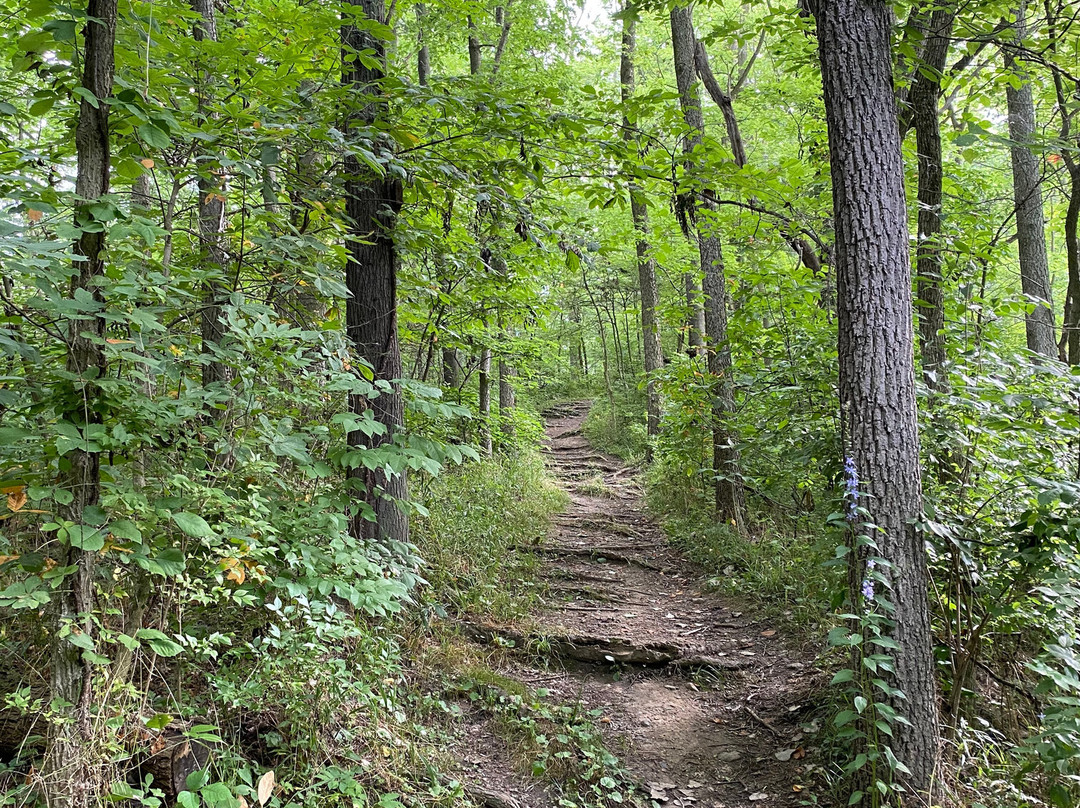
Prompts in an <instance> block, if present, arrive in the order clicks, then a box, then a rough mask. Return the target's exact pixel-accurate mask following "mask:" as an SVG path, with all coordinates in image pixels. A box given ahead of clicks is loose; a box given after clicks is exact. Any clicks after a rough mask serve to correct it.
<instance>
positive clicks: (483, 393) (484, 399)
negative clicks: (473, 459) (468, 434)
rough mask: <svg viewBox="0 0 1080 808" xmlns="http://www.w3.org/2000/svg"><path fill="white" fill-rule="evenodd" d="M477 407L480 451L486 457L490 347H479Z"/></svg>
mask: <svg viewBox="0 0 1080 808" xmlns="http://www.w3.org/2000/svg"><path fill="white" fill-rule="evenodd" d="M479 378H480V381H479V385H480V387H479V390H478V398H479V404H478V409H479V411H480V413H479V415H480V451H481V453H482V454H484V455H485V456H487V457H490V456H491V452H492V438H491V348H488V347H484V348H481V349H480V373H479Z"/></svg>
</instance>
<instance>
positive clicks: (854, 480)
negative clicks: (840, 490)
mask: <svg viewBox="0 0 1080 808" xmlns="http://www.w3.org/2000/svg"><path fill="white" fill-rule="evenodd" d="M844 493H845V494H846V496H847V520H848V521H849V522H854V521H855V520H856V518H858V515H859V472H858V470H857V469H856V468H855V461H854V460H852V459H851V458H850V457H845V458H844Z"/></svg>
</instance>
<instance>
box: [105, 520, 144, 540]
mask: <svg viewBox="0 0 1080 808" xmlns="http://www.w3.org/2000/svg"><path fill="white" fill-rule="evenodd" d="M109 532H110V533H112V534H113V535H114V536H116V538H118V539H126V540H127V541H133V542H137V543H142V531H141V530H139V528H138V526H136V524H135V523H134V522H132V521H131V520H129V519H117V520H116V521H114V522H110V523H109Z"/></svg>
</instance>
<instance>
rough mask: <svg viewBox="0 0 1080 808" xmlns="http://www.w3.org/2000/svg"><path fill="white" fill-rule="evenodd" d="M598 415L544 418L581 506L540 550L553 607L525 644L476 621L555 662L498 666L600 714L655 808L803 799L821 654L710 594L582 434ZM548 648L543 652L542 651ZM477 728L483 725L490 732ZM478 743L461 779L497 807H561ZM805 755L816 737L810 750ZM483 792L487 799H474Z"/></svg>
mask: <svg viewBox="0 0 1080 808" xmlns="http://www.w3.org/2000/svg"><path fill="white" fill-rule="evenodd" d="M587 411H588V406H587V404H584V403H576V404H571V405H565V406H563V407H561V408H558V409H556V410H553V411H551V412H549V413H548V416H549V417H548V421H547V434H548V445H547V447H546V453H547V456H548V461H549V462H548V465H549V469H550V471H551V472H552V473H553V474H554V475H555V477H556V478H557V479H558V481H559V482H560V484H561V485H562V486H563V487H564V488H565V489H566V491H567V492H568V493H569V495H570V500H571V503H570V506H569V508H568V509H567V511H566V512H565V513H564V514H561V515H559V516H558V517H556V520H555V524H554V526H553V528H552V530H551V531H550V532H549V535H548V537H547V539H546V541H544V542H543V543H542V544H541V545H539V546H538V547H536V548H533V549H534V551H535V552H537V553H538V554H539V556H540V558H541V559H542V561H541V565H540V571H541V575H542V577H543V579H544V580H545V582H546V584H547V586H548V592H549V595H550V596H549V597H548V598H547V600H546V603H545V605H544V606H543V607H542V608H541V610H540V611H538V612H537V613H536V614H534V615H533V617H534V619H535V625H534V626H533V627H532V629H531V630H530V631H529V632H528V633H522V632H521V631H519V630H516V629H511V628H507V627H497V626H489V625H483V626H481V625H469V626H468V627H467V629H466V634H467V635H469V636H470V637H471V639H473V640H475V641H479V642H491V641H493V640H494V638H495V637H501V638H502V639H504V640H506V639H509V640H512V641H514V642H515V644H516V645H518V646H519V647H521V646H524V645H526V644H527V643H530V644H531V647H532V650H533V652H534V656H533V659H534V660H535V658H536V657H535V653H536V651H537V649H538V648H539V649H541V650H542V653H543V655H544V656H546V661H547V667H546V668H545V667H544V666H542V665H541V666H540V667H527V666H526V664H525V663H522V666H521V667H517V666H515V665H513V664H511V666H510V667H509V668H508V669H506V670H501V671H499V672H500V673H501V674H504V675H507V676H509V677H511V678H514V679H517V680H519V681H522V682H524V683H526V684H528V685H529V686H537V685H536V683H537V682H542V686H543V687H544V688H546V689H547V690H548V691H549V693H550V694H551V696H550V698H551V699H552V700H554V701H561V702H563V703H573V702H575V701H577V702H580V703H581V704H582V705H583V706H584V707H585V708H586V709H588V710H602V711H603V714H602V717H601V718H600V719H599V720H600V722H601V728H602V730H603V732H604V736H605V740H606V743H607V745H608V748H609V749H611V750H612V751H614V752H615V753H616V754H618V755H619V756H620V758H621V759H622V762H623V764H624V766H625V767H626V769H627V770H628V772H629V774H630V777H631V778H632V780H633V781H634V782H635V783H636V784H637V785H638V786H639V788H640V789H641V792H642V793H641V795H640V796H641V797H642V798H643V801H644V803H645V804H648V801H649V799H651V800H654V801H655V802H656V803H657V804H659V805H663V806H671V807H672V808H684V807H685V806H705V808H737V807H741V806H794V805H798V804H800V800H801V799H804V798H805V797H806V796H807V795H806V793H805V789H804V779H803V778H804V774H805V772H806V766H807V764H808V763H810V762H811V757H812V755H809V754H808V753H807V750H806V749H805V748H804V746H803V743H804V738H803V734H802V730H801V727H802V725H803V724H804V723H805V722H807V721H808V720H809V719H808V717H807V715H806V713H807V711H808V710H809V705H808V704H807V701H806V699H807V694H808V693H810V692H811V691H812V690H813V689H814V686H815V685H816V684H819V683H818V682H817V674H816V673H815V669H814V668H813V666H812V664H811V663H812V657H811V656H809V655H808V654H807V653H805V652H803V651H800V650H798V645H797V643H795V642H789V640H788V638H786V637H784V636H783V632H781V631H779V630H778V629H777V628H776V627H774V626H773V625H772V624H771V623H770V622H768V621H763V620H759V619H755V618H754V616H753V615H751V614H750V613H749V612H744V611H743V610H742V609H741V608H740V607H739V606H738V605H736V604H732V603H730V602H727V601H725V600H724V599H721V598H719V597H717V596H716V595H714V594H711V593H709V592H708V591H707V589H706V585H705V580H704V576H703V574H702V571H701V570H700V569H698V568H696V567H695V566H693V565H692V564H690V563H689V562H688V561H687V560H686V559H685V558H684V557H683V556H682V555H681V554H680V553H679V552H678V551H677V550H675V549H674V548H672V547H671V546H669V545H668V544H667V542H666V541H665V538H664V535H663V533H662V532H661V530H660V528H659V526H658V525H656V524H655V523H654V522H653V521H652V520H651V519H650V518H649V517H648V516H647V515H646V513H645V512H644V504H643V502H642V498H641V490H640V488H639V486H638V484H637V482H636V481H635V479H634V475H633V472H632V470H631V469H630V468H628V467H627V466H625V464H623V463H622V462H621V461H620V460H618V459H616V458H613V457H610V456H607V455H604V454H602V453H600V452H598V451H597V450H596V449H595V448H593V447H592V446H591V445H590V444H589V442H588V441H587V440H586V438H585V437H584V436H583V434H582V429H581V427H582V423H583V421H584V419H585V415H586V413H587ZM536 640H540V641H541V642H539V643H537V642H535V641H536ZM474 729H477V730H478V729H480V727H479V726H477V727H475V728H474ZM483 734H484V733H482V732H481V733H476V734H473V735H472V736H471V739H472V741H473V742H474V745H473V746H472V748H471V750H470V754H469V757H468V758H467V761H468V762H469V763H471V764H472V766H471V775H470V772H468V771H466V772H463V779H467V780H472V781H473V782H476V781H479V785H480V788H479V789H477V792H476V793H479V794H485V793H489V794H493V795H497V796H493V797H492V799H491V800H489V801H487V804H488V805H493V806H503V807H504V808H505V806H506V805H514V804H517V805H520V806H523V808H524V807H526V806H527V807H528V808H550V807H551V806H554V805H555V804H556V799H554V798H553V797H552V795H551V794H549V793H547V792H546V791H545V790H544V789H542V788H539V787H537V786H536V784H535V783H530V782H529V781H528V780H527V779H526V778H522V777H521V776H520V775H515V774H514V773H513V772H512V771H511V770H508V768H507V754H506V752H505V750H499V749H497V748H496V747H497V746H498V744H491V743H486V742H481V741H480V740H479V736H480V735H483ZM806 743H807V746H809V742H806ZM474 796H475V795H474Z"/></svg>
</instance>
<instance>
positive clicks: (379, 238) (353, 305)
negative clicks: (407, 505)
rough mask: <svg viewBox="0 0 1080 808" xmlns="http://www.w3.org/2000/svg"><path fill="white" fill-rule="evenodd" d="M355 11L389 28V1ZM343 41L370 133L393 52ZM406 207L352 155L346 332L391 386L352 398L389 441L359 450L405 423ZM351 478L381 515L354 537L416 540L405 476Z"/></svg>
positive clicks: (375, 42) (355, 32)
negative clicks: (402, 279) (400, 311)
mask: <svg viewBox="0 0 1080 808" xmlns="http://www.w3.org/2000/svg"><path fill="white" fill-rule="evenodd" d="M351 4H352V5H353V6H356V7H358V8H359V9H360V10H361V11H362V12H363V14H364V16H366V17H367V18H368V19H371V20H376V21H378V22H385V21H386V20H385V16H386V13H385V7H384V5H383V0H351ZM341 36H342V42H343V56H344V60H345V66H344V75H343V77H342V80H343V83H344V84H345V85H346V86H347V87H349V88H351V90H352V92H353V93H354V94H355V97H356V103H357V106H358V110H357V112H355V113H354V114H353V115H352V116H351V120H350V121H349V125H348V129H349V130H353V129H357V128H360V129H364V128H369V127H371V126H372V125H373V124H374V123H376V122H377V121H378V120H379V119H380V118H381V117H382V116H383V114H384V112H385V101H384V100H383V99H382V89H381V87H380V83H381V81H382V79H383V77H384V67H383V65H384V64H385V58H386V50H385V47H384V44H383V42H382V40H380V39H378V38H377V37H376V36H374V35H373V34H372V33H371V32H370V31H365V30H360V29H358V28H357V27H356V26H352V25H346V26H343V27H342V31H341ZM365 50H367V51H372V52H374V54H375V61H376V63H377V66H368V65H365V64H364V63H362V62H361V61H360V60H359V59H356V58H354V57H355V55H356V54H357V53H360V52H362V51H365ZM365 61H366V60H365ZM375 150H376V151H377V152H379V153H381V156H382V157H383V159H392V153H391V147H390V146H389V145H388V144H387V143H386V142H385V141H380V142H378V143H377V144H375ZM401 200H402V190H401V185H400V183H399V181H398V180H396V179H394V178H393V177H392V176H391V175H390V174H389V172H388V173H387V174H385V175H383V176H376V175H375V174H373V173H372V172H371V171H370V170H369V169H367V168H365V167H363V166H362V165H361V164H360V161H359V160H358V159H357V158H356V157H355V156H353V154H352V153H351V152H348V153H346V157H345V212H346V214H347V216H348V218H349V221H350V222H351V224H350V231H349V235H348V236H347V239H346V247H347V249H348V263H347V265H346V268H345V283H346V286H348V289H349V299H348V301H347V303H346V307H345V322H346V329H347V331H348V335H349V339H350V341H351V342H352V344H353V346H354V348H355V349H356V352H357V354H359V356H360V357H361V358H362V359H363V360H364V361H366V362H367V363H368V364H369V365H370V366H371V367H372V369H373V370H374V373H375V380H376V381H377V382H385V383H388V384H389V388H390V389H389V390H383V391H382V392H380V393H379V394H378V395H377V396H374V397H370V398H369V397H365V396H360V395H353V396H351V397H350V409H351V410H352V411H353V412H354V413H357V414H358V415H359V414H363V413H364V412H366V411H367V410H368V409H370V410H371V411H372V412H373V414H374V417H375V420H376V421H378V422H379V423H381V424H382V425H383V426H384V427H386V433H385V434H384V435H374V436H372V437H370V438H369V437H367V436H366V435H364V433H363V432H360V431H359V430H356V431H353V432H350V433H349V436H348V441H349V445H350V446H352V447H358V448H360V447H364V446H369V447H371V448H375V447H378V446H382V445H385V444H388V443H391V442H393V440H394V436H395V435H396V434H398V433H400V432H401V430H402V427H403V426H404V424H405V406H404V401H403V399H402V394H401V382H400V380H401V375H402V371H401V345H400V343H399V341H398V325H397V265H398V255H397V248H396V245H395V244H394V237H393V233H392V230H393V226H394V221H395V219H396V217H397V213H398V211H399V210H400V209H401ZM350 477H351V478H352V479H353V481H354V482H358V483H359V484H360V486H361V490H360V492H359V494H360V496H361V497H362V498H363V501H364V502H365V503H366V504H367V505H368V506H370V507H371V508H372V509H373V510H374V512H375V516H376V521H375V522H374V523H372V522H371V521H369V520H367V519H364V518H363V516H362V511H360V510H358V512H357V513H356V514H355V515H354V516H353V519H352V522H351V525H350V529H351V531H352V533H353V535H354V536H356V537H357V538H363V539H372V538H390V539H395V540H397V541H402V542H404V541H408V538H409V520H408V516H407V515H406V514H405V512H404V511H403V510H402V509H401V508H400V507H399V506H398V505H397V504H396V502H395V500H404V499H406V498H407V497H408V483H407V479H406V476H405V472H401V473H400V474H390V475H387V474H386V473H385V472H384V471H382V470H379V471H372V470H369V469H366V468H363V467H361V468H359V469H353V470H351V471H350Z"/></svg>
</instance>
